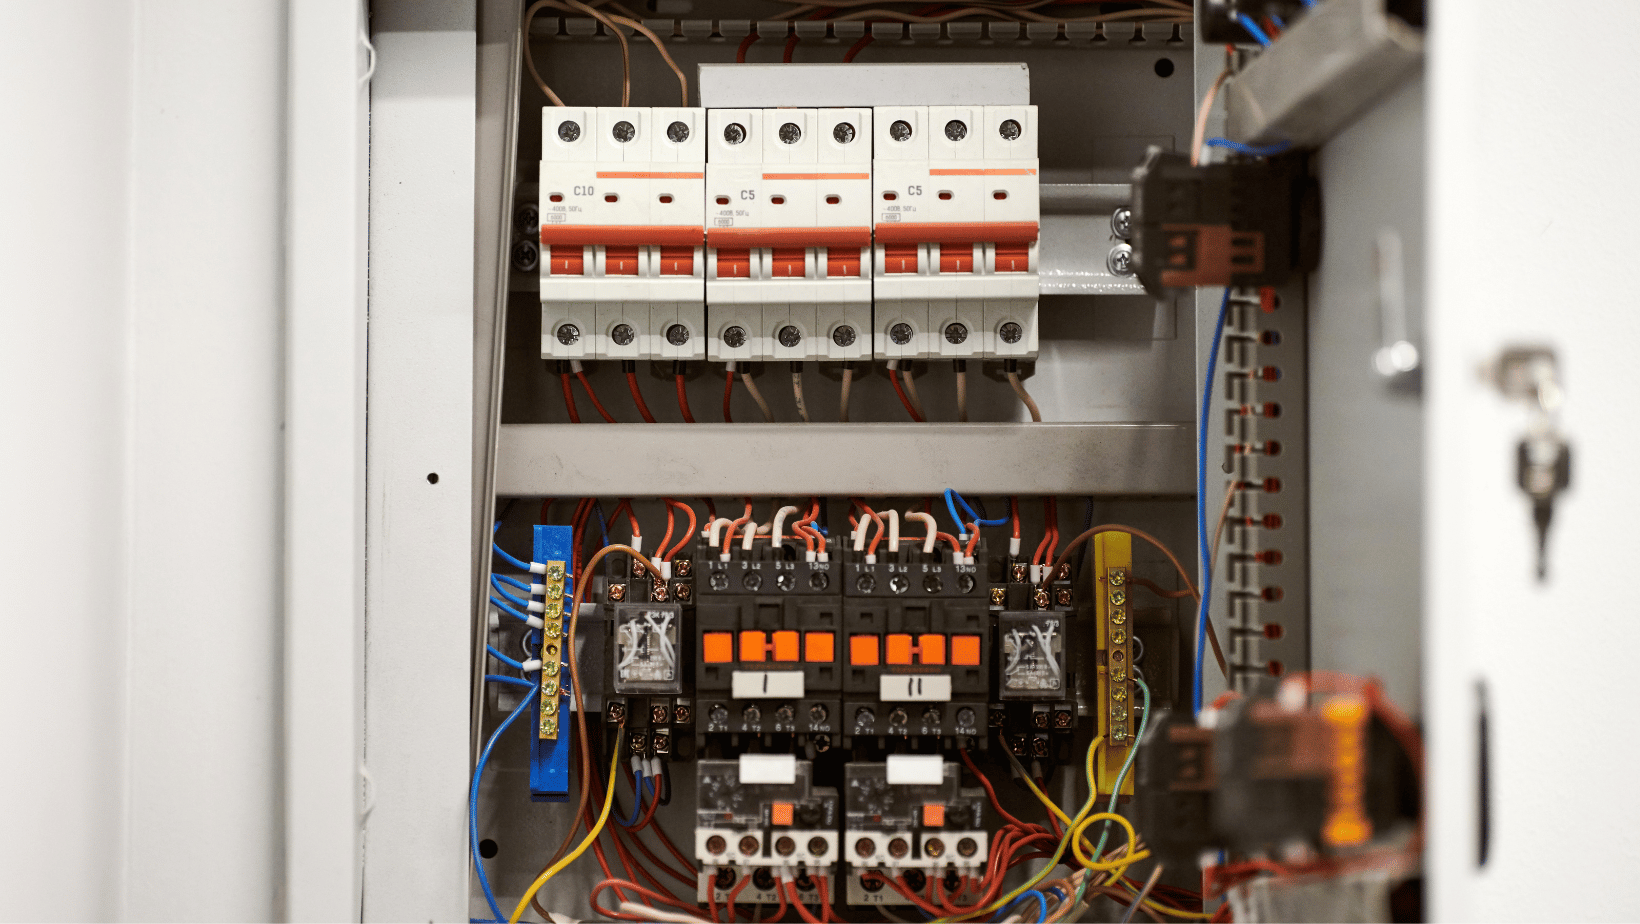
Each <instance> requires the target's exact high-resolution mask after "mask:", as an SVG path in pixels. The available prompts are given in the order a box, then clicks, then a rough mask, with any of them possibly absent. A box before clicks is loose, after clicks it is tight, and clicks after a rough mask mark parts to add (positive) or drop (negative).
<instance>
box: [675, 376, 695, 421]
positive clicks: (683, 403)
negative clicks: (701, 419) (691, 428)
mask: <svg viewBox="0 0 1640 924" xmlns="http://www.w3.org/2000/svg"><path fill="white" fill-rule="evenodd" d="M678 410H679V411H681V412H682V413H683V422H684V423H694V422H695V415H693V414H691V413H689V389H687V388H685V387H684V384H683V376H681V375H680V376H678Z"/></svg>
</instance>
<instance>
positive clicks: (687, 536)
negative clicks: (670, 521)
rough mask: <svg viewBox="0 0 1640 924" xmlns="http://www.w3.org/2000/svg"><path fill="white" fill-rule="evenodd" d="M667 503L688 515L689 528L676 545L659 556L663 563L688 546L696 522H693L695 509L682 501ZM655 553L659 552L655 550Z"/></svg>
mask: <svg viewBox="0 0 1640 924" xmlns="http://www.w3.org/2000/svg"><path fill="white" fill-rule="evenodd" d="M667 503H669V504H671V505H672V506H674V507H678V508H681V509H682V510H683V512H684V513H687V514H689V528H688V529H686V530H684V532H683V536H682V538H680V539H679V540H678V544H677V545H674V546H673V547H672V548H671V550H670V551H667V552H665V553H664V554H663V555H662V556H661V558H662V559H664V560H665V561H671V560H672V558H673V557H674V556H675V555H677V554H678V553H679V552H680V551H682V550H683V547H684V546H686V545H688V544H689V542H690V540H692V539H694V538H695V522H696V521H695V508H693V507H691V506H689V505H688V504H686V503H684V502H683V501H668V502H667ZM656 551H659V550H658V549H657V550H656Z"/></svg>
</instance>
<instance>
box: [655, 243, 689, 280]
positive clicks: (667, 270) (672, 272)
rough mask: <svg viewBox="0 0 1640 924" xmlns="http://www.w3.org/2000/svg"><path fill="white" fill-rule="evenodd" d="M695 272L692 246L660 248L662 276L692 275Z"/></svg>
mask: <svg viewBox="0 0 1640 924" xmlns="http://www.w3.org/2000/svg"><path fill="white" fill-rule="evenodd" d="M694 274H695V248H693V247H662V248H661V275H662V276H693V275H694Z"/></svg>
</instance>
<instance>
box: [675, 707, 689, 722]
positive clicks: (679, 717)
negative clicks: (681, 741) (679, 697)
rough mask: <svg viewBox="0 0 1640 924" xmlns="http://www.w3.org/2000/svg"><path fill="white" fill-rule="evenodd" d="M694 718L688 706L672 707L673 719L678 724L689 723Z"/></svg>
mask: <svg viewBox="0 0 1640 924" xmlns="http://www.w3.org/2000/svg"><path fill="white" fill-rule="evenodd" d="M692 718H693V716H692V715H691V714H690V709H689V707H688V706H674V707H673V708H672V721H673V722H675V723H676V724H678V725H688V724H689V722H690V720H691V719H692Z"/></svg>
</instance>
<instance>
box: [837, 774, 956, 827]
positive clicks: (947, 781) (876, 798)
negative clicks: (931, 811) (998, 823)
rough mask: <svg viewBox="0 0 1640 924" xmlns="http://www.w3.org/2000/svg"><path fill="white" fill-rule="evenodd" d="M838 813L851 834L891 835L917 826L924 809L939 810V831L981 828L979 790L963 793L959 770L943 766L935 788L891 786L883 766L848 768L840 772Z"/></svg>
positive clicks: (926, 786) (913, 785)
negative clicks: (841, 789)
mask: <svg viewBox="0 0 1640 924" xmlns="http://www.w3.org/2000/svg"><path fill="white" fill-rule="evenodd" d="M843 774H844V780H845V784H844V785H845V792H844V800H843V811H844V814H845V816H846V820H847V825H846V827H847V828H848V830H850V831H871V830H878V831H896V830H905V829H910V828H917V827H921V826H922V823H923V821H924V819H925V817H926V816H925V814H924V811H923V807H924V806H927V805H939V806H944V808H945V811H944V818H943V822H944V826H946V827H950V828H952V829H965V830H968V829H978V828H980V827H982V826H983V824H984V814H983V813H984V810H985V795H984V791H983V790H979V789H972V788H970V789H964V788H963V786H962V768H961V767H960V766H958V765H956V764H953V763H950V762H947V763H946V764H945V769H944V772H943V774H942V778H941V780H940V782H939V783H929V784H894V783H889V781H888V765H887V764H868V763H851V764H849V765H848V766H847V767H845V768H844V771H843Z"/></svg>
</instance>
